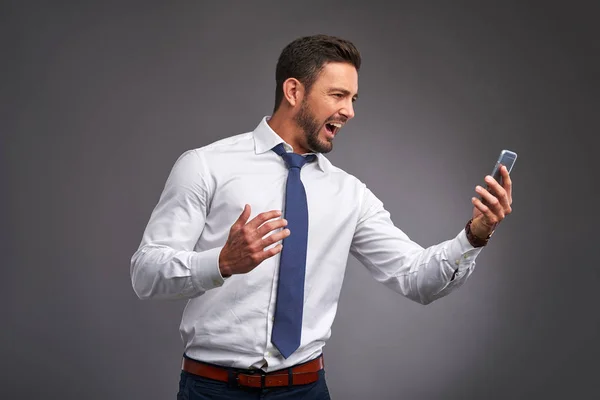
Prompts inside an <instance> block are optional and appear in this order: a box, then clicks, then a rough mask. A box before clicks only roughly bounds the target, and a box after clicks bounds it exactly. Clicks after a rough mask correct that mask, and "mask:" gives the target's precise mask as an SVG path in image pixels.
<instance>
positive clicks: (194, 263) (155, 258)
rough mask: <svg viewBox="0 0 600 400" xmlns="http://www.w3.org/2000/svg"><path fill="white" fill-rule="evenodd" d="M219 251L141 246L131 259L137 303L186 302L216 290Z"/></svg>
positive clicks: (219, 275)
mask: <svg viewBox="0 0 600 400" xmlns="http://www.w3.org/2000/svg"><path fill="white" fill-rule="evenodd" d="M220 251H221V248H220V247H219V248H215V249H211V250H207V251H203V252H195V251H184V250H175V249H173V248H170V247H167V246H161V245H151V244H147V245H142V246H140V248H139V249H138V251H136V252H135V254H134V255H133V256H132V258H131V282H132V285H133V290H134V291H135V293H136V294H137V296H138V297H139V298H140V299H189V298H192V297H197V296H200V295H201V294H203V293H204V292H206V291H208V290H210V289H213V288H216V287H220V286H221V285H222V284H223V282H224V279H223V277H222V276H221V274H220V272H219V265H218V258H219V253H220Z"/></svg>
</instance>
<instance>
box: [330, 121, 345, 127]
mask: <svg viewBox="0 0 600 400" xmlns="http://www.w3.org/2000/svg"><path fill="white" fill-rule="evenodd" d="M329 125H333V126H335V127H336V128H341V127H342V124H340V123H338V122H330V123H329Z"/></svg>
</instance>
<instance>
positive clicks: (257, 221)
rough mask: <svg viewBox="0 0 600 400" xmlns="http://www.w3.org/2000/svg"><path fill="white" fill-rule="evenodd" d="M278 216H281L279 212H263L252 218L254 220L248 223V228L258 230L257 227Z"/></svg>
mask: <svg viewBox="0 0 600 400" xmlns="http://www.w3.org/2000/svg"><path fill="white" fill-rule="evenodd" d="M280 216H281V211H280V210H272V211H265V212H264V213H260V214H258V215H257V216H256V217H254V219H253V220H252V221H250V222H248V228H250V229H254V230H256V229H258V227H259V226H261V225H262V224H264V223H265V222H267V221H268V220H270V219H273V218H277V217H280Z"/></svg>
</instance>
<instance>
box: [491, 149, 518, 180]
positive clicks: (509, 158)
mask: <svg viewBox="0 0 600 400" xmlns="http://www.w3.org/2000/svg"><path fill="white" fill-rule="evenodd" d="M515 161H517V153H515V152H514V151H510V150H502V151H501V152H500V156H499V157H498V161H496V165H494V169H493V170H492V173H491V175H492V177H493V178H494V179H495V180H496V181H498V183H499V184H500V185H502V175H501V174H500V166H501V165H504V166H505V167H506V169H507V170H508V173H510V171H511V170H512V167H513V165H515Z"/></svg>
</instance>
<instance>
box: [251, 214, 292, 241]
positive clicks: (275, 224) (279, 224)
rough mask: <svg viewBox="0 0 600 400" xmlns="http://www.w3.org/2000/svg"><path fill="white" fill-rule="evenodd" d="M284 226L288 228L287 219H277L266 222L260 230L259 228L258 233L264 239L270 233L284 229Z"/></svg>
mask: <svg viewBox="0 0 600 400" xmlns="http://www.w3.org/2000/svg"><path fill="white" fill-rule="evenodd" d="M284 226H287V220H286V219H284V218H282V219H276V220H274V221H270V222H265V223H264V224H262V225H261V226H260V228H258V230H257V232H258V234H259V235H260V237H263V236H265V235H266V234H268V233H269V232H272V231H274V230H275V229H279V228H283V227H284Z"/></svg>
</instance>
